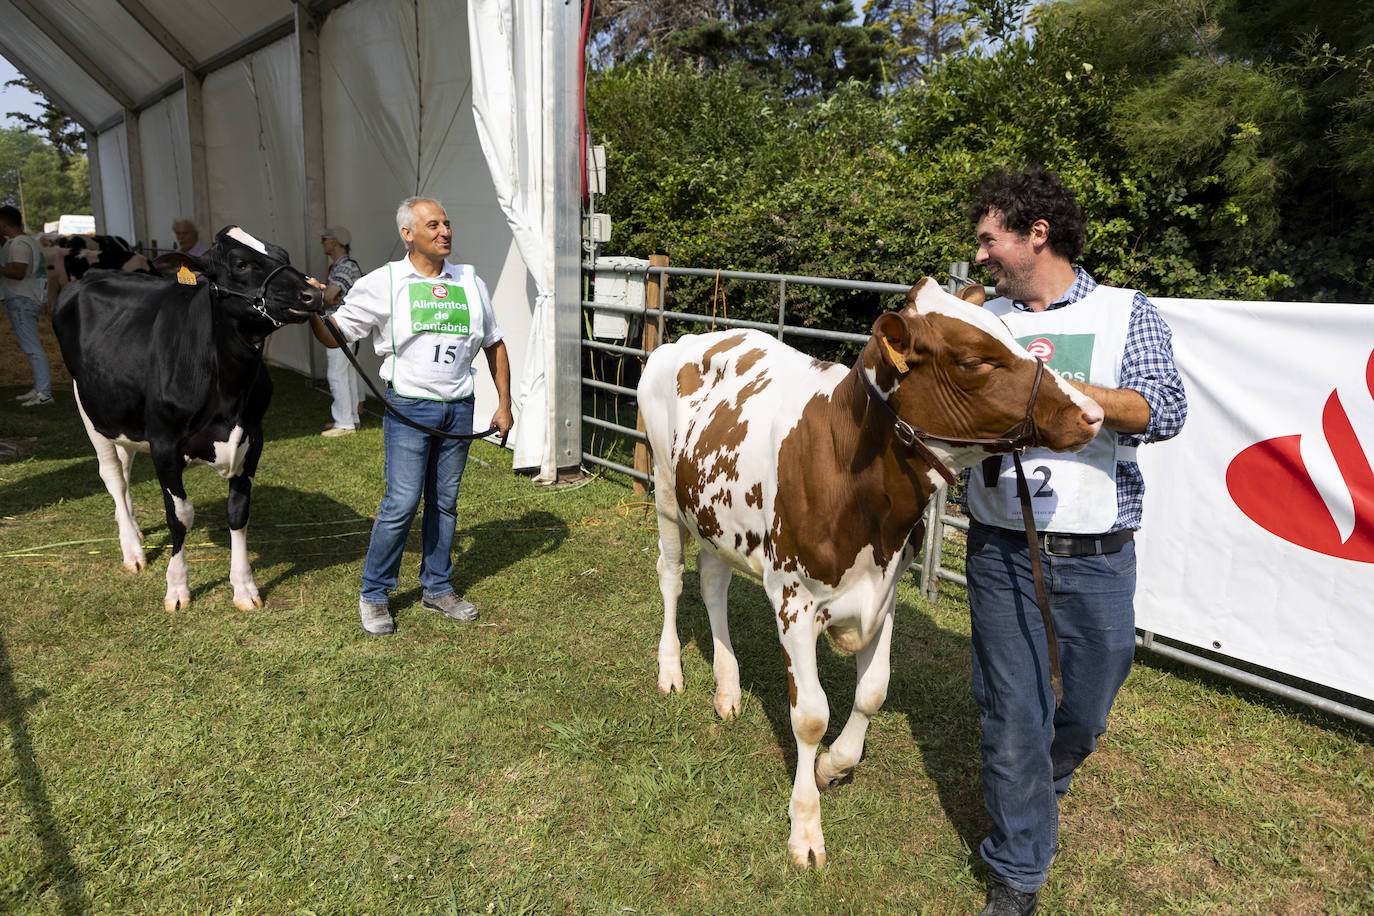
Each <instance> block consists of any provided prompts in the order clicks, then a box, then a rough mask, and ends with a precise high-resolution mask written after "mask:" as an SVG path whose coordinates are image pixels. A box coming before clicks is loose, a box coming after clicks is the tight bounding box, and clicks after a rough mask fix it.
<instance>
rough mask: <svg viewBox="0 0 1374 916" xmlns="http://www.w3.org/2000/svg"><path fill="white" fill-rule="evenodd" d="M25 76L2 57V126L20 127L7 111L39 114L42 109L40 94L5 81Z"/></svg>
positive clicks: (0, 107)
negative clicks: (9, 84) (8, 84)
mask: <svg viewBox="0 0 1374 916" xmlns="http://www.w3.org/2000/svg"><path fill="white" fill-rule="evenodd" d="M20 76H23V74H22V73H20V72H19V71H18V70H16V69H15V68H14V65H13V64H11V63H10V62H9V61H7V60H5V58H3V57H0V127H19V126H20V125H19V123H18V122H16V121H15V120H14V119H13V118H11V117H9V116H8V115H7V114H6V112H10V111H22V112H25V113H27V114H33V115H37V114H38V112H39V110H40V107H39V106H40V100H39V98H38V96H36V95H34V94H33V93H31V92H27V91H25V90H23V89H20V88H19V87H18V86H6V85H5V83H7V82H9V81H10V80H12V79H18V78H19V77H20Z"/></svg>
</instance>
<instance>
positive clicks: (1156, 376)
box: [1012, 267, 1188, 531]
mask: <svg viewBox="0 0 1374 916" xmlns="http://www.w3.org/2000/svg"><path fill="white" fill-rule="evenodd" d="M1074 274H1075V277H1074V281H1073V283H1072V284H1071V285H1070V286H1069V290H1068V292H1066V293H1065V294H1064V295H1063V296H1062V297H1061V298H1060V299H1058V300H1056V301H1055V302H1052V303H1050V306H1049V307H1050V308H1052V309H1056V308H1060V307H1061V306H1065V305H1069V304H1071V303H1074V302H1077V301H1078V300H1079V299H1082V298H1083V297H1084V296H1086V295H1088V293H1090V292H1092V291H1093V290H1095V289H1097V281H1096V280H1094V279H1093V278H1092V277H1091V276H1090V275H1089V274H1088V272H1087V271H1086V270H1084V269H1083V268H1081V267H1075V268H1074ZM1012 306H1013V307H1014V308H1017V309H1020V310H1021V311H1023V312H1027V311H1030V309H1029V308H1028V307H1027V306H1026V304H1025V303H1024V302H1018V301H1013V302H1012ZM1172 340H1173V334H1172V333H1171V332H1170V331H1169V325H1168V324H1166V323H1165V321H1164V319H1163V318H1162V317H1161V316H1160V314H1159V310H1158V309H1156V308H1155V307H1154V303H1152V302H1150V300H1149V299H1146V298H1145V295H1144V294H1143V293H1140V292H1137V293H1136V294H1135V301H1134V302H1133V303H1132V307H1131V322H1130V325H1129V326H1128V327H1127V330H1126V349H1125V352H1124V353H1123V354H1122V357H1121V381H1120V387H1122V388H1130V389H1131V390H1132V391H1137V392H1139V393H1140V395H1141V397H1143V398H1144V399H1145V403H1147V404H1149V405H1150V422H1149V423H1148V424H1147V425H1146V427H1145V432H1144V433H1142V434H1141V435H1139V436H1127V435H1124V434H1123V435H1122V436H1121V444H1122V445H1125V446H1131V445H1139V444H1141V443H1144V442H1159V441H1161V440H1163V439H1172V438H1173V437H1174V436H1177V435H1178V433H1179V430H1181V429H1183V421H1184V420H1186V419H1187V418H1188V398H1187V395H1186V394H1185V393H1184V391H1183V379H1182V378H1181V377H1180V376H1179V374H1178V368H1177V367H1176V366H1175V365H1174V348H1173V343H1172ZM1144 505H1145V479H1144V478H1143V477H1142V476H1141V473H1140V465H1138V464H1136V463H1135V462H1134V461H1120V462H1117V466H1116V506H1117V513H1116V524H1114V525H1112V528H1111V530H1112V531H1118V530H1120V529H1122V528H1132V529H1138V528H1139V527H1140V516H1141V513H1142V511H1143V509H1144Z"/></svg>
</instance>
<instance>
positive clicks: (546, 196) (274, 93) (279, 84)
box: [0, 0, 581, 480]
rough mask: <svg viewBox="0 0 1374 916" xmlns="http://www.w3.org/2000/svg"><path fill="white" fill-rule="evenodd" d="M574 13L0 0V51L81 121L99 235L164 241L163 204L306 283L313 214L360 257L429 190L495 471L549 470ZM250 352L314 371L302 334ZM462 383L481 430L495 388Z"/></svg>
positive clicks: (573, 170) (574, 218) (559, 369)
mask: <svg viewBox="0 0 1374 916" xmlns="http://www.w3.org/2000/svg"><path fill="white" fill-rule="evenodd" d="M579 14H580V10H579V8H578V7H577V6H574V5H572V4H568V3H560V2H538V0H467V2H464V0H457V2H453V0H313V2H307V0H297V2H294V3H293V2H290V0H235V2H234V3H220V2H213V0H210V2H207V0H0V21H3V22H4V23H5V28H4V29H3V30H0V54H2V55H3V56H4V57H6V58H7V59H8V60H9V61H10V62H11V63H13V64H14V65H15V66H16V67H17V68H18V69H19V70H20V71H21V72H23V73H24V74H25V75H26V76H28V77H29V78H30V79H32V80H33V81H34V83H35V84H37V85H38V87H39V88H40V89H42V90H43V91H44V93H45V94H46V95H47V96H48V97H49V98H50V99H52V100H53V101H54V102H56V103H57V104H58V105H60V106H61V107H62V108H63V109H65V110H66V111H67V112H68V113H69V114H70V115H71V116H72V117H73V118H75V119H76V120H77V121H79V122H80V123H81V124H82V125H84V126H85V127H86V129H87V141H88V153H89V158H90V164H91V184H92V198H93V205H94V208H95V213H96V222H97V229H98V231H100V232H104V233H109V234H112V235H121V236H124V237H125V238H127V239H129V240H131V241H136V242H137V243H138V244H141V245H144V246H149V247H153V246H157V247H163V248H170V247H172V231H171V223H172V220H173V219H175V218H176V217H178V216H185V217H188V218H190V219H192V220H194V221H195V222H196V224H197V225H198V226H199V227H200V230H201V234H202V238H203V239H207V240H208V237H209V236H210V235H212V234H213V233H214V231H215V230H217V229H218V228H219V227H221V226H224V225H228V224H231V223H236V224H239V225H242V226H244V227H245V228H247V229H248V230H249V231H250V232H252V233H253V234H255V235H257V236H259V237H261V238H264V239H267V240H269V241H272V242H275V243H277V244H279V245H281V246H282V247H284V248H286V249H287V250H288V251H290V252H291V253H292V257H293V261H294V263H296V264H297V265H298V266H300V267H302V268H303V269H305V270H306V271H307V272H309V273H312V274H316V275H320V274H323V272H324V269H325V266H326V265H325V259H324V255H323V253H322V251H321V249H320V244H319V238H320V231H321V230H322V229H323V228H324V227H325V226H340V225H341V226H345V227H347V228H348V230H349V231H350V232H351V234H352V236H353V245H352V253H353V256H354V257H355V258H356V259H357V260H358V262H359V263H360V264H361V265H362V266H363V269H364V270H369V269H371V268H373V267H377V266H379V265H381V264H382V263H384V262H385V261H387V260H391V259H394V258H396V257H398V256H400V254H401V252H402V247H401V242H400V239H399V237H398V236H397V232H396V227H395V222H394V214H395V210H396V205H397V204H398V203H399V202H400V201H401V200H402V199H403V198H405V197H407V196H410V195H415V194H419V195H425V196H430V197H435V198H437V199H439V200H441V201H442V202H443V203H444V204H445V206H446V207H447V209H448V213H449V217H450V219H451V220H452V221H453V227H454V239H453V247H454V258H455V260H460V261H466V262H469V263H472V264H474V265H476V267H477V271H478V273H479V274H480V275H481V276H482V277H483V278H484V279H485V280H486V281H487V284H488V286H489V287H490V289H491V291H492V297H493V299H494V302H495V306H496V311H497V316H498V320H499V321H500V322H501V325H502V328H503V330H504V332H505V335H506V343H507V347H508V348H509V349H510V353H511V362H512V374H513V387H514V388H515V398H516V412H517V414H516V417H517V418H516V428H515V431H514V432H513V434H512V437H511V443H510V446H511V448H512V449H513V450H514V459H515V467H516V468H517V469H534V470H536V471H538V473H539V476H540V479H543V480H551V479H553V478H554V477H555V476H556V474H557V472H558V470H559V469H561V468H571V467H576V466H577V465H578V464H579V463H580V457H581V425H580V420H579V417H580V415H581V409H580V403H579V394H578V378H579V374H580V373H579V358H580V349H579V347H580V345H579V343H578V338H579V330H578V327H579V325H578V314H579V310H580V294H581V290H580V282H579V257H580V221H579V213H578V205H577V201H578V193H579V191H578V188H579V185H578V182H579V176H578V170H579V164H578V150H579V142H580V140H579V137H578V134H577V129H578V119H577V110H578V99H577V82H578V80H577V77H578V68H579V67H580V66H581V62H580V59H579V53H578V34H579V25H580V22H579V19H578V16H579ZM366 350H367V348H364V352H366ZM267 355H268V359H269V360H271V361H273V362H275V363H277V364H280V365H283V366H288V367H291V368H294V369H297V370H299V371H301V372H304V373H307V374H311V375H315V376H318V375H322V374H323V364H324V360H323V356H322V354H321V351H320V350H319V348H318V344H316V343H315V342H314V341H313V339H312V338H311V337H310V334H309V332H308V330H307V329H305V328H304V327H299V326H297V327H291V328H286V329H283V330H282V331H280V332H278V333H277V334H275V335H273V337H272V338H271V339H270V343H269V346H268V351H267ZM375 362H376V361H375V359H374V360H373V365H374V366H375ZM478 378H479V382H480V385H479V389H478V405H477V414H476V421H475V422H477V423H478V424H480V425H481V426H483V427H484V426H485V420H486V419H487V418H488V417H490V415H491V410H492V409H493V408H494V406H495V392H494V390H493V388H492V387H491V384H490V379H489V378H488V377H487V375H486V373H485V371H483V370H482V369H480V368H479V371H478Z"/></svg>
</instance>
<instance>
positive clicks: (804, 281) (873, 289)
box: [647, 267, 911, 296]
mask: <svg viewBox="0 0 1374 916" xmlns="http://www.w3.org/2000/svg"><path fill="white" fill-rule="evenodd" d="M647 272H648V273H651V274H660V275H663V276H671V277H707V278H710V279H714V278H716V277H720V279H722V280H762V281H764V282H767V283H781V282H784V281H786V282H787V283H797V284H801V285H803V286H821V287H826V288H829V289H848V290H858V291H859V292H865V293H899V294H901V295H903V296H905V295H906V294H907V292H908V291H909V290H910V289H911V284H910V283H882V282H879V281H876V280H840V279H836V278H835V277H806V276H800V275H797V274H761V273H754V272H752V271H747V270H711V269H710V268H707V267H649V268H648V269H647Z"/></svg>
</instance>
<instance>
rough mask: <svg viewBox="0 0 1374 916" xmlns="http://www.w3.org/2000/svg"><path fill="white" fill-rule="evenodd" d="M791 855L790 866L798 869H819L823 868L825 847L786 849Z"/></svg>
mask: <svg viewBox="0 0 1374 916" xmlns="http://www.w3.org/2000/svg"><path fill="white" fill-rule="evenodd" d="M788 853H790V854H791V856H792V867H793V868H795V869H797V870H798V871H808V870H810V869H812V868H814V869H816V870H817V871H820V870H821V869H823V868H825V847H824V846H822V847H820V848H818V849H788Z"/></svg>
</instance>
